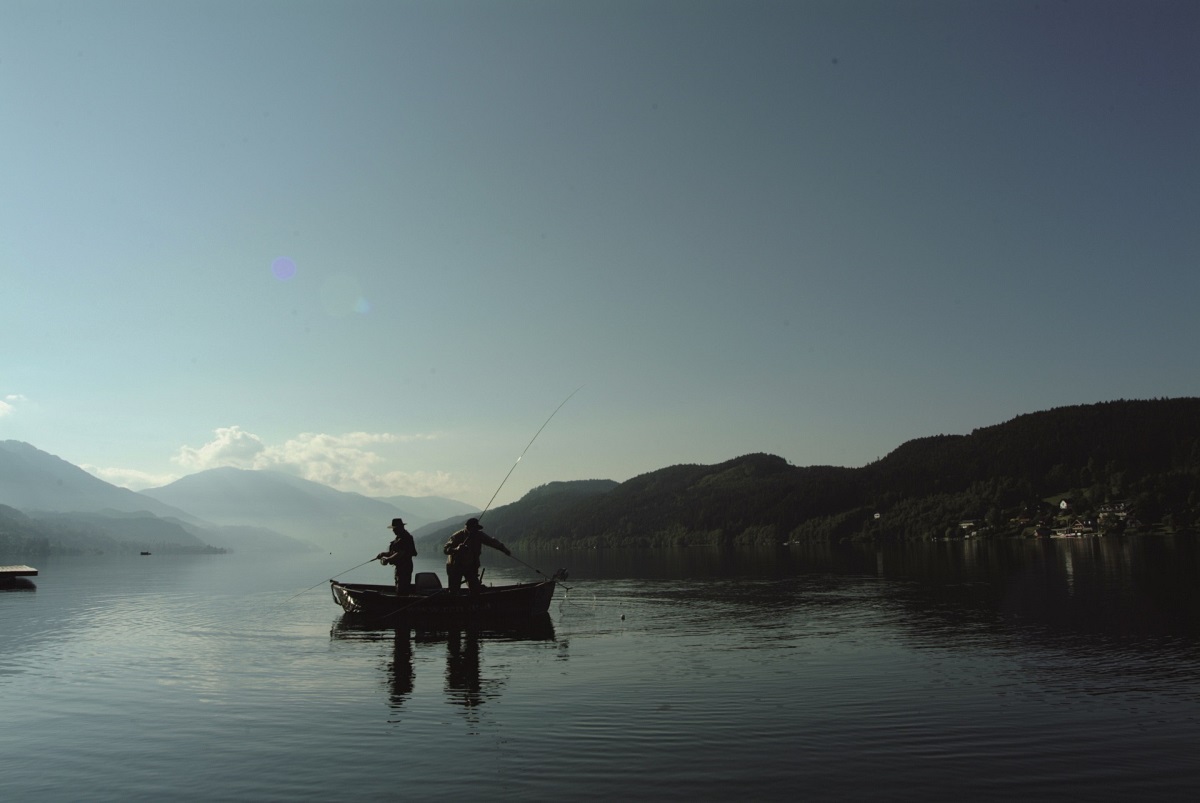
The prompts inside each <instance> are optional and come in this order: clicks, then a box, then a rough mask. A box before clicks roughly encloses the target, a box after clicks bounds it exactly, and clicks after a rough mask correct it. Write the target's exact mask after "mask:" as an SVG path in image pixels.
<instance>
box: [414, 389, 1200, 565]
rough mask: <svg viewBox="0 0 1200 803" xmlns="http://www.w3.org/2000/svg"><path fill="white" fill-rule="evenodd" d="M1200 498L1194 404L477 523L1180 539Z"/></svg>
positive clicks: (659, 477)
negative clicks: (1155, 532) (1162, 532)
mask: <svg viewBox="0 0 1200 803" xmlns="http://www.w3.org/2000/svg"><path fill="white" fill-rule="evenodd" d="M551 485H552V486H553V485H554V484H553V483H552V484H551ZM1198 489H1200V399H1194V398H1183V399H1159V400H1145V401H1116V402H1105V403H1101V404H1094V405H1080V406H1074V407H1063V408H1056V409H1053V410H1048V411H1044V412H1038V413H1030V414H1027V415H1022V416H1018V417H1017V418H1015V419H1013V420H1011V421H1009V422H1006V423H1003V424H997V425H995V426H991V427H986V428H983V429H979V430H976V431H974V432H972V433H971V434H969V435H938V436H933V437H928V438H920V439H917V440H914V441H909V442H907V443H904V444H902V445H901V446H900V447H898V448H897V449H895V450H894V451H893V452H891V453H890V454H888V455H887V456H886V457H884V458H883V459H881V460H878V461H876V462H874V463H871V464H869V465H867V466H864V467H862V468H839V467H833V466H809V467H797V466H793V465H790V464H788V463H787V462H786V461H785V460H783V459H782V458H780V457H776V456H774V455H768V454H750V455H744V456H742V457H738V458H735V459H733V460H729V461H726V462H723V463H719V464H717V465H711V466H700V465H677V466H671V467H668V468H664V469H659V470H657V471H653V472H650V473H647V474H643V475H641V476H639V477H634V478H633V479H631V480H628V481H627V482H624V483H621V484H620V485H617V486H615V487H612V488H611V489H608V490H604V489H603V488H600V487H597V488H596V489H595V490H597V492H596V493H591V494H583V495H581V496H579V497H577V498H571V496H570V495H565V494H563V493H562V491H563V490H565V489H561V488H558V489H556V488H553V487H547V488H546V489H545V490H544V494H545V496H543V494H541V493H531V494H530V495H528V496H527V497H525V498H523V499H521V500H519V501H518V502H515V503H513V504H512V505H507V506H505V507H502V508H497V509H496V510H495V511H493V512H491V513H488V514H487V516H488V518H487V521H486V522H485V526H486V529H487V530H488V532H489V533H491V534H492V535H494V536H496V537H497V538H500V539H501V540H503V541H505V543H506V544H507V545H508V546H510V547H511V546H514V545H525V546H549V545H555V546H586V547H606V546H607V547H613V546H681V545H699V544H715V545H778V544H780V543H782V542H787V541H797V540H818V541H835V540H845V539H863V540H904V539H926V538H931V537H936V538H942V537H946V536H952V537H961V536H962V535H963V534H964V533H965V532H968V531H975V532H990V533H993V534H995V535H1021V534H1029V533H1030V532H1032V531H1033V529H1034V528H1035V527H1037V526H1038V525H1044V526H1047V527H1064V526H1068V525H1070V524H1072V523H1073V522H1074V521H1076V520H1079V521H1080V522H1081V523H1085V526H1089V525H1087V524H1086V523H1087V522H1090V523H1091V526H1094V527H1095V528H1097V529H1106V528H1107V529H1110V530H1111V531H1122V530H1124V529H1127V528H1129V527H1132V526H1134V525H1133V524H1132V522H1141V526H1142V527H1143V528H1145V527H1147V526H1148V525H1158V526H1160V527H1163V528H1168V529H1176V530H1178V529H1187V528H1192V529H1194V528H1197V527H1200V490H1198ZM539 490H540V489H539ZM1064 503H1065V507H1064ZM1105 517H1107V518H1105ZM964 525H967V527H966V528H964ZM426 529H427V530H428V529H429V528H426ZM422 534H423V535H426V537H427V538H429V539H430V540H432V539H433V538H435V537H436V535H437V534H440V533H437V534H435V533H434V532H433V531H429V532H426V531H422Z"/></svg>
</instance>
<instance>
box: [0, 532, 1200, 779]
mask: <svg viewBox="0 0 1200 803" xmlns="http://www.w3.org/2000/svg"><path fill="white" fill-rule="evenodd" d="M360 557H361V556H349V557H345V556H343V557H341V558H335V557H332V556H328V555H323V556H321V557H319V558H318V557H312V556H309V557H298V558H291V559H284V560H280V559H271V560H264V559H261V558H252V557H249V556H239V555H224V556H210V557H180V556H166V555H163V556H159V555H153V556H148V557H134V556H130V557H101V558H94V559H85V558H57V559H48V560H47V559H43V560H26V561H25V562H31V563H33V564H34V565H36V566H38V568H39V569H40V570H41V576H39V577H38V578H36V580H35V582H36V588H35V589H28V588H26V589H17V590H11V591H4V592H0V710H2V712H3V726H2V727H0V799H3V800H39V801H75V800H83V799H86V800H93V801H97V800H162V799H171V800H181V801H192V800H195V801H201V800H231V801H236V800H244V801H280V800H325V799H329V798H331V797H334V796H345V797H351V798H354V799H358V800H370V801H374V800H404V799H411V798H418V797H420V798H424V799H433V800H443V799H451V798H460V799H461V798H470V799H489V800H549V799H552V798H554V799H557V798H563V797H572V798H575V799H595V800H600V799H609V798H613V797H618V796H620V797H626V798H634V799H651V798H654V799H670V800H684V799H687V800H741V799H745V798H753V799H756V800H794V799H797V798H799V797H803V798H805V799H809V800H812V799H816V800H926V801H927V800H929V799H945V798H950V797H969V798H970V799H973V800H1005V799H1012V798H1015V797H1021V798H1023V799H1026V800H1061V799H1066V798H1070V799H1078V800H1131V799H1140V800H1146V799H1156V800H1179V799H1192V798H1194V797H1195V796H1196V794H1197V793H1200V760H1198V759H1197V758H1196V756H1197V755H1198V754H1200V753H1198V748H1200V671H1198V670H1200V647H1198V642H1197V636H1198V635H1200V602H1198V596H1197V593H1198V592H1197V585H1198V584H1197V582H1196V580H1197V578H1198V577H1200V554H1198V550H1197V548H1196V543H1195V541H1194V540H1193V539H1191V538H1143V539H1107V540H1087V541H1082V540H1081V541H1052V542H1037V543H1030V542H1018V541H1005V542H997V543H987V542H976V543H965V544H963V543H956V544H923V545H919V546H909V547H904V548H888V549H882V550H876V549H873V548H872V549H866V550H810V549H807V548H802V547H793V548H785V549H783V550H780V551H772V552H766V553H721V552H717V551H708V550H682V551H678V552H620V553H588V554H566V553H562V552H555V553H550V554H536V553H535V554H518V557H520V558H522V559H523V560H525V561H526V562H527V563H529V564H531V565H534V566H538V567H539V568H541V569H542V570H544V571H546V572H547V573H549V572H550V571H552V570H553V569H555V568H558V567H559V566H565V567H567V568H568V569H570V570H571V573H572V577H571V579H570V580H569V581H568V585H569V586H570V588H569V590H564V589H561V588H560V591H559V594H558V595H557V596H556V599H555V602H554V604H553V606H552V607H551V612H550V615H549V616H548V617H546V618H545V619H544V620H541V619H539V620H535V621H533V622H531V623H529V624H528V625H526V626H524V627H521V628H515V629H514V628H508V629H503V630H497V629H482V630H477V631H470V630H466V631H463V630H459V631H449V632H448V631H444V630H442V631H439V630H414V629H409V628H401V629H373V628H371V627H364V626H362V625H361V624H360V623H356V622H353V621H351V620H349V619H348V618H344V617H343V616H342V615H341V613H340V609H338V608H336V607H335V606H334V605H333V603H332V601H331V600H330V598H329V594H328V591H327V588H326V587H325V585H324V584H323V583H322V584H321V585H320V586H319V587H317V588H315V589H312V590H310V591H307V592H304V593H300V594H299V596H293V595H296V594H298V593H299V592H302V591H304V589H305V588H307V587H309V586H312V585H313V584H314V583H319V582H320V581H321V580H322V579H323V578H327V577H330V576H334V575H336V574H338V573H339V572H342V571H344V570H345V569H346V568H347V567H348V566H352V565H354V563H356V562H358V559H359V558H360ZM495 557H496V561H493V565H492V566H491V567H490V568H489V569H488V570H487V579H488V580H490V581H492V582H503V581H506V580H510V579H533V574H532V572H530V571H528V570H527V569H525V568H524V567H522V566H520V565H519V564H516V563H514V562H512V561H506V560H505V559H504V558H503V557H502V556H495ZM0 558H2V559H0V563H9V562H21V561H22V560H25V559H22V558H21V557H20V556H0ZM422 561H423V558H419V559H418V566H417V569H418V570H422V569H428V570H437V569H438V568H439V567H438V566H437V565H436V563H434V562H433V561H432V560H430V561H429V562H427V563H422ZM388 572H389V570H387V569H384V568H382V567H379V566H377V565H375V564H371V565H370V566H366V567H362V568H360V569H357V570H354V571H352V572H350V573H348V574H345V575H343V577H342V579H347V580H356V581H362V582H387V581H388V579H389V575H388ZM289 598H290V599H289Z"/></svg>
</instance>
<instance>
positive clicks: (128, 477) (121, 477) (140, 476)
mask: <svg viewBox="0 0 1200 803" xmlns="http://www.w3.org/2000/svg"><path fill="white" fill-rule="evenodd" d="M80 468H82V469H83V470H84V471H86V472H88V473H89V474H91V475H93V476H95V477H99V478H100V479H102V480H104V481H105V482H107V483H110V484H112V485H117V486H120V487H122V488H128V489H129V490H131V491H144V490H145V489H147V488H161V487H162V486H164V485H170V484H171V483H172V482H174V481H175V480H177V479H179V475H178V474H150V473H148V472H145V471H138V470H137V469H132V468H101V467H99V466H89V465H82V466H80Z"/></svg>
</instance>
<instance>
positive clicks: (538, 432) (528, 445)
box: [476, 385, 583, 574]
mask: <svg viewBox="0 0 1200 803" xmlns="http://www.w3.org/2000/svg"><path fill="white" fill-rule="evenodd" d="M581 390H583V385H580V386H579V387H577V388H575V389H574V390H573V391H571V394H570V396H567V398H565V399H563V400H562V404H560V405H558V406H557V407H555V408H554V412H553V413H551V414H550V418H554V416H555V415H557V414H558V411H559V410H561V409H562V408H563V405H564V404H566V403H567V402H569V401H570V400H571V396H574V395H575V394H576V393H578V392H579V391H581ZM550 418H547V419H546V421H545V423H544V424H542V425H541V426H540V427H538V431H537V432H535V433H533V437H532V438H530V439H529V443H527V444H526V445H525V450H524V451H523V452H521V454H520V455H519V456H518V457H517V462H516V463H513V464H512V468H510V469H509V470H508V473H507V474H505V475H504V479H502V480H500V488H503V487H504V483H506V482H508V478H509V477H511V476H512V473H513V472H514V471H516V470H517V463H520V462H521V458H522V457H524V456H525V452H528V451H529V447H530V446H533V442H534V441H536V440H537V436H538V435H541V434H542V430H543V429H545V428H546V424H549V423H550ZM500 488H497V489H496V493H494V494H492V498H491V499H489V500H488V503H487V507H485V508H484V509H483V513H480V514H479V515H478V516H476V518H478V519H479V521H480V522H482V521H483V516H484V514H485V513H487V512H488V510H489V509H490V508H491V506H492V502H495V501H496V497H497V496H499V495H500ZM531 568H532V567H531ZM538 574H541V572H538Z"/></svg>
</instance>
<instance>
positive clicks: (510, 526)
mask: <svg viewBox="0 0 1200 803" xmlns="http://www.w3.org/2000/svg"><path fill="white" fill-rule="evenodd" d="M617 487H619V486H618V485H617V483H616V482H614V481H613V480H573V481H570V482H551V483H547V484H546V485H540V486H538V487H537V488H534V489H533V490H531V491H529V492H528V493H527V494H525V496H523V497H521V498H520V499H519V500H517V501H516V502H513V503H512V504H508V505H503V506H501V507H498V508H495V509H494V510H491V511H489V512H488V513H486V514H484V516H483V517H482V522H483V524H484V525H485V527H484V529H486V530H487V532H488V534H489V535H492V536H494V537H496V538H499V539H500V540H504V539H506V538H509V539H513V543H516V542H517V541H519V540H520V539H521V536H522V533H524V531H525V530H527V529H529V528H531V527H535V526H536V523H537V522H540V521H545V520H548V519H551V518H553V517H555V516H557V515H559V514H562V513H565V512H569V511H570V510H571V509H572V508H573V507H574V506H575V505H576V504H578V503H580V502H582V501H584V500H586V499H590V498H592V497H595V496H599V495H602V494H607V493H609V492H611V491H613V490H615V489H616V488H617ZM477 512H478V511H474V510H473V511H470V512H469V514H468V515H474V514H475V513H477ZM465 522H466V519H465V518H464V517H463V516H461V515H460V516H452V517H450V518H447V519H443V520H442V521H439V522H434V523H432V524H428V525H426V526H424V527H422V528H420V529H418V530H415V531H413V537H414V538H415V539H416V541H417V543H418V544H424V545H425V546H426V548H429V547H432V546H440V545H441V544H443V543H445V541H446V539H447V538H449V537H450V536H451V535H452V534H453V533H454V532H455V531H457V530H459V529H461V528H462V526H463V524H464V523H465Z"/></svg>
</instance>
